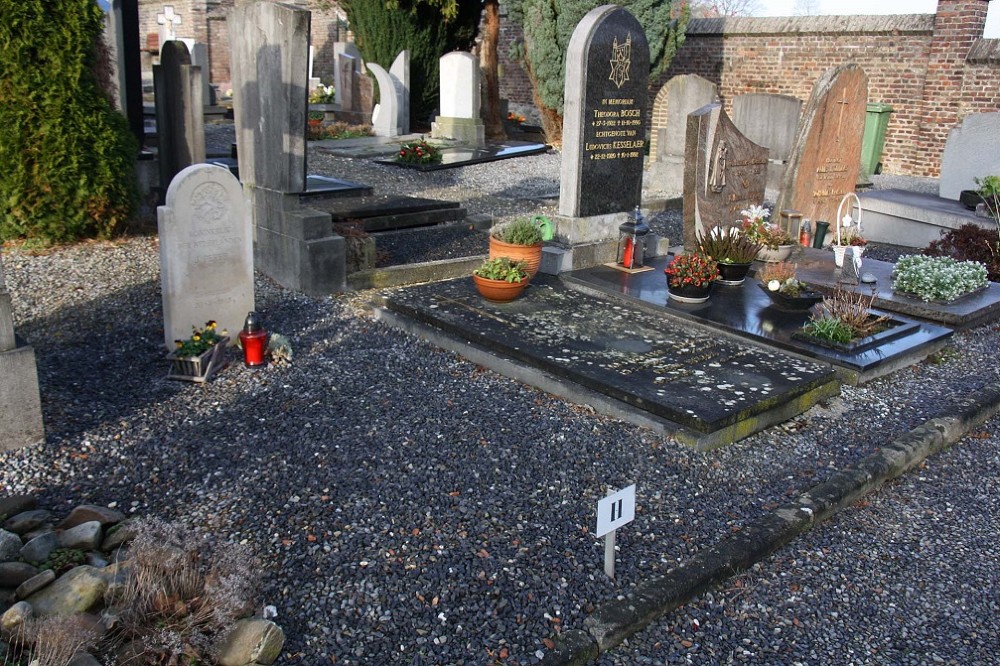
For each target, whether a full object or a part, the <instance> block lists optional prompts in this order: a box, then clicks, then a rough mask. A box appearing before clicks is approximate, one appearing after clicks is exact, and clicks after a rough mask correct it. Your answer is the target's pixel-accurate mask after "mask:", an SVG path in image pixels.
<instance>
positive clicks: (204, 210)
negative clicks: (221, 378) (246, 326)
mask: <svg viewBox="0 0 1000 666" xmlns="http://www.w3.org/2000/svg"><path fill="white" fill-rule="evenodd" d="M156 212H157V226H158V228H159V234H160V285H161V289H162V297H163V341H164V344H166V346H167V349H173V348H174V340H183V339H186V338H187V337H188V336H190V335H191V327H192V326H198V327H200V326H202V325H204V324H205V322H207V321H209V320H210V319H214V320H215V321H216V322H218V325H219V328H220V329H226V330H228V331H229V334H230V335H231V336H235V335H236V333H237V332H238V331H239V329H240V327H241V326H242V325H243V318H244V317H246V314H247V312H250V311H251V310H253V309H254V293H253V243H252V240H251V235H250V219H249V215H248V214H247V207H246V203H245V201H244V199H243V189H242V188H241V187H240V181H239V180H237V179H236V177H235V176H233V175H232V174H231V173H230V172H229V170H228V169H225V168H223V167H220V166H215V165H213V164H195V165H192V166H189V167H187V168H186V169H184V170H183V171H181V172H180V173H178V174H177V176H175V177H174V179H173V181H171V183H170V187H169V188H167V203H166V205H164V206H160V207H159V208H157V211H156Z"/></svg>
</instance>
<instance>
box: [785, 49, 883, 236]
mask: <svg viewBox="0 0 1000 666" xmlns="http://www.w3.org/2000/svg"><path fill="white" fill-rule="evenodd" d="M867 101H868V77H867V76H866V75H865V73H864V71H863V70H862V69H861V68H860V67H858V66H857V65H841V66H839V67H835V68H833V69H830V70H828V71H827V72H826V73H824V74H823V75H822V76H821V77H820V78H819V80H818V81H817V82H816V85H814V86H813V91H812V95H811V96H810V97H809V102H808V103H807V104H806V108H805V111H804V112H803V114H802V122H801V123H800V124H799V130H798V132H797V133H796V135H795V146H794V148H793V149H792V154H791V157H790V158H789V161H788V167H787V168H786V169H785V175H784V177H783V178H782V181H781V193H780V195H779V196H778V202H777V205H776V206H775V210H785V209H786V208H791V209H793V210H797V211H799V212H800V213H802V216H803V217H804V218H809V219H811V220H826V221H832V220H833V219H834V217H836V215H837V206H838V205H839V204H840V200H841V199H842V198H843V196H844V195H845V194H847V193H848V192H853V191H854V190H855V189H856V187H857V182H858V172H859V171H860V169H861V140H862V137H863V135H864V130H865V117H866V115H867Z"/></svg>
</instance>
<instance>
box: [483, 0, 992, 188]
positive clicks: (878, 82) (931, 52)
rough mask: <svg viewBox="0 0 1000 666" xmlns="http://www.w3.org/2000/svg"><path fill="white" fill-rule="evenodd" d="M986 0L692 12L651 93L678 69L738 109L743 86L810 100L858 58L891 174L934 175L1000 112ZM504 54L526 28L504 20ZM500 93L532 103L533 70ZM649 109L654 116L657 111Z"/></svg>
mask: <svg viewBox="0 0 1000 666" xmlns="http://www.w3.org/2000/svg"><path fill="white" fill-rule="evenodd" d="M987 7H988V0H939V1H938V7H937V12H936V14H906V15H895V16H802V17H780V18H732V17H730V18H714V19H693V20H692V21H691V22H690V23H689V24H688V30H687V36H686V39H685V42H684V45H683V46H682V47H681V48H680V50H679V51H678V53H677V55H676V57H675V58H674V60H673V62H672V63H671V65H670V67H669V69H668V70H667V71H666V72H665V73H664V74H663V75H661V76H660V77H658V78H657V79H656V80H653V81H651V83H650V100H651V101H652V100H654V99H655V98H656V94H657V93H658V91H659V89H660V88H661V87H662V85H663V83H664V82H665V81H667V80H668V79H669V78H670V77H672V76H676V75H679V74H698V75H700V76H702V77H704V78H706V79H708V80H709V81H712V82H713V83H715V84H716V85H718V86H719V93H720V96H721V98H722V101H723V102H724V104H725V106H726V110H727V112H731V111H732V108H731V103H732V98H733V97H734V96H735V95H739V94H742V93H779V94H785V95H792V96H795V97H798V98H799V99H801V100H803V101H805V100H807V99H808V98H809V93H810V91H811V90H812V86H813V84H814V83H815V82H816V80H817V79H818V78H819V76H820V75H821V74H822V73H823V72H825V71H826V70H827V69H829V68H831V67H834V66H836V65H842V64H848V63H857V64H858V65H860V66H861V68H862V69H864V70H865V72H866V73H867V74H868V78H869V101H872V102H885V103H887V104H890V105H892V107H893V109H894V111H893V114H892V115H891V116H890V123H889V128H888V132H887V136H886V146H885V151H884V153H883V155H882V161H883V164H884V167H883V168H884V170H885V171H886V172H888V173H898V174H909V175H920V176H937V175H938V173H939V170H940V165H941V164H940V157H941V154H942V152H943V150H944V142H945V139H946V138H947V135H948V131H949V130H950V129H951V128H952V127H954V126H955V125H956V124H957V123H958V122H959V121H960V120H961V117H962V116H964V115H966V114H969V113H979V112H987V111H1000V40H994V39H982V34H983V26H984V24H985V21H986V9H987ZM502 37H503V44H502V45H501V50H500V55H501V57H503V56H505V55H506V54H507V52H508V50H509V49H508V47H509V45H510V44H511V43H513V42H514V41H516V40H517V39H519V37H520V35H519V34H518V32H517V31H516V30H515V29H514V28H512V27H511V26H505V28H504V31H503V33H502ZM501 67H502V72H501V77H500V85H501V95H502V96H505V97H507V98H509V99H510V100H511V102H512V103H530V101H531V90H530V86H528V85H527V77H526V76H525V74H524V72H523V70H521V68H520V67H519V66H518V65H517V64H516V63H512V62H510V61H506V62H504V63H503V64H502V66H501ZM650 115H651V114H650Z"/></svg>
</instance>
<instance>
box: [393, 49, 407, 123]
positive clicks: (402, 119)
mask: <svg viewBox="0 0 1000 666" xmlns="http://www.w3.org/2000/svg"><path fill="white" fill-rule="evenodd" d="M389 73H390V74H392V75H393V76H394V77H396V80H397V81H399V83H400V85H401V86H402V90H401V93H400V95H399V109H398V111H399V132H400V133H401V134H409V133H410V50H409V49H404V50H402V51H400V52H399V55H397V56H396V59H395V60H393V61H392V67H390V68H389Z"/></svg>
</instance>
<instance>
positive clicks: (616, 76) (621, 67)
mask: <svg viewBox="0 0 1000 666" xmlns="http://www.w3.org/2000/svg"><path fill="white" fill-rule="evenodd" d="M611 55H612V56H613V57H612V58H611V76H609V77H608V78H609V79H611V80H612V81H614V82H615V85H616V86H618V87H619V88H621V87H622V84H623V83H625V82H626V81H628V80H629V75H628V70H629V67H631V66H632V35H631V34H629V35H628V37H626V38H625V43H624V44H619V43H618V38H617V37H615V40H614V42H612V44H611Z"/></svg>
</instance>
